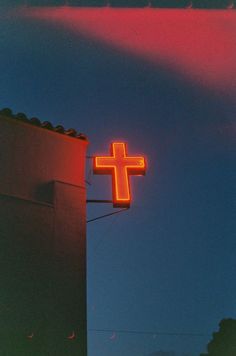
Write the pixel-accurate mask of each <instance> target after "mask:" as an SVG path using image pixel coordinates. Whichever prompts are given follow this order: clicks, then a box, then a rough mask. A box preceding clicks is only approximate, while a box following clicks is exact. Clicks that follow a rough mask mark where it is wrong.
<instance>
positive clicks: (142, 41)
mask: <svg viewBox="0 0 236 356" xmlns="http://www.w3.org/2000/svg"><path fill="white" fill-rule="evenodd" d="M21 15H22V16H26V17H30V18H36V19H39V20H45V21H49V22H51V23H55V24H56V25H59V26H63V27H64V28H65V29H68V30H70V31H73V32H74V33H77V34H82V35H83V36H86V37H88V38H92V39H96V40H98V41H101V42H102V43H105V44H107V45H109V46H111V47H113V48H116V49H119V50H120V51H123V52H125V53H129V54H132V55H135V56H138V57H140V58H142V59H145V60H147V61H148V62H151V63H152V64H158V65H159V64H161V65H164V66H165V67H167V68H170V69H171V70H174V71H178V73H181V74H182V75H183V76H184V77H185V78H189V79H191V80H194V81H196V82H198V83H200V84H201V85H203V86H208V87H211V88H215V89H218V90H219V89H221V90H222V89H223V90H225V89H227V90H230V92H231V91H232V90H234V91H235V90H236V11H233V10H220V11H219V10H211V11H209V10H193V9H182V10H164V9H162V10H160V9H151V8H147V9H112V8H101V9H99V8H91V9H88V8H70V7H61V8H24V9H23V10H22V11H21Z"/></svg>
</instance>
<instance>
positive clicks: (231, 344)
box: [200, 319, 236, 356]
mask: <svg viewBox="0 0 236 356" xmlns="http://www.w3.org/2000/svg"><path fill="white" fill-rule="evenodd" d="M219 327H220V328H219V331H218V332H214V333H213V338H212V340H211V341H210V342H209V343H208V345H207V351H208V353H205V354H201V355H200V356H236V320H235V319H223V320H221V322H220V324H219Z"/></svg>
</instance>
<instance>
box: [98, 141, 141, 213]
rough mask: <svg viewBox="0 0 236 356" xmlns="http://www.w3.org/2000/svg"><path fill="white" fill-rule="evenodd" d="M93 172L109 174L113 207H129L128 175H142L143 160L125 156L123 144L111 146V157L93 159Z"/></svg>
mask: <svg viewBox="0 0 236 356" xmlns="http://www.w3.org/2000/svg"><path fill="white" fill-rule="evenodd" d="M93 171H94V173H96V174H111V175H112V184H113V205H114V207H129V206H130V202H131V196H130V184H129V175H144V174H145V171H146V163H145V159H144V157H142V156H139V157H132V156H131V157H129V156H127V147H126V144H125V143H123V142H113V143H112V144H111V156H103V157H100V156H99V157H94V161H93Z"/></svg>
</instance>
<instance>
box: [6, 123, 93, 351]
mask: <svg viewBox="0 0 236 356" xmlns="http://www.w3.org/2000/svg"><path fill="white" fill-rule="evenodd" d="M86 145H87V142H86V141H83V140H80V139H76V138H71V137H67V136H65V135H62V134H58V133H55V132H50V131H48V130H45V129H42V128H40V127H34V126H31V125H29V124H27V123H21V122H18V121H16V120H14V119H8V118H4V117H0V164H1V170H0V268H1V272H0V316H1V317H0V337H1V343H0V355H6V356H7V355H9V356H18V355H24V356H33V355H40V356H46V355H50V356H56V355H70V356H72V355H77V356H85V355H86V354H87V351H86V350H87V340H86V334H87V333H86V216H85V211H86V194H85V184H84V164H85V150H86Z"/></svg>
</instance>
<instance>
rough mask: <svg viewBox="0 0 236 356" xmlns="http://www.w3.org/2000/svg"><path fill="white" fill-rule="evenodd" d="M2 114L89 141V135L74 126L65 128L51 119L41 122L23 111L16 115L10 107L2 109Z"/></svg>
mask: <svg viewBox="0 0 236 356" xmlns="http://www.w3.org/2000/svg"><path fill="white" fill-rule="evenodd" d="M0 115H3V116H5V117H8V118H11V119H15V120H19V121H22V122H24V123H27V124H30V125H33V126H38V127H41V128H43V129H45V130H50V131H54V132H57V133H59V134H63V135H67V136H70V137H74V138H77V139H80V140H85V141H87V137H86V136H85V135H84V134H83V133H78V132H77V131H76V130H75V129H73V128H69V129H65V128H64V127H63V126H62V125H57V126H53V124H52V123H51V122H50V121H42V122H41V121H40V120H39V119H38V118H37V117H32V118H30V119H29V118H28V117H27V116H26V115H25V114H24V113H21V112H19V113H17V114H16V115H14V114H13V113H12V110H11V109H9V108H4V109H1V110H0Z"/></svg>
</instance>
